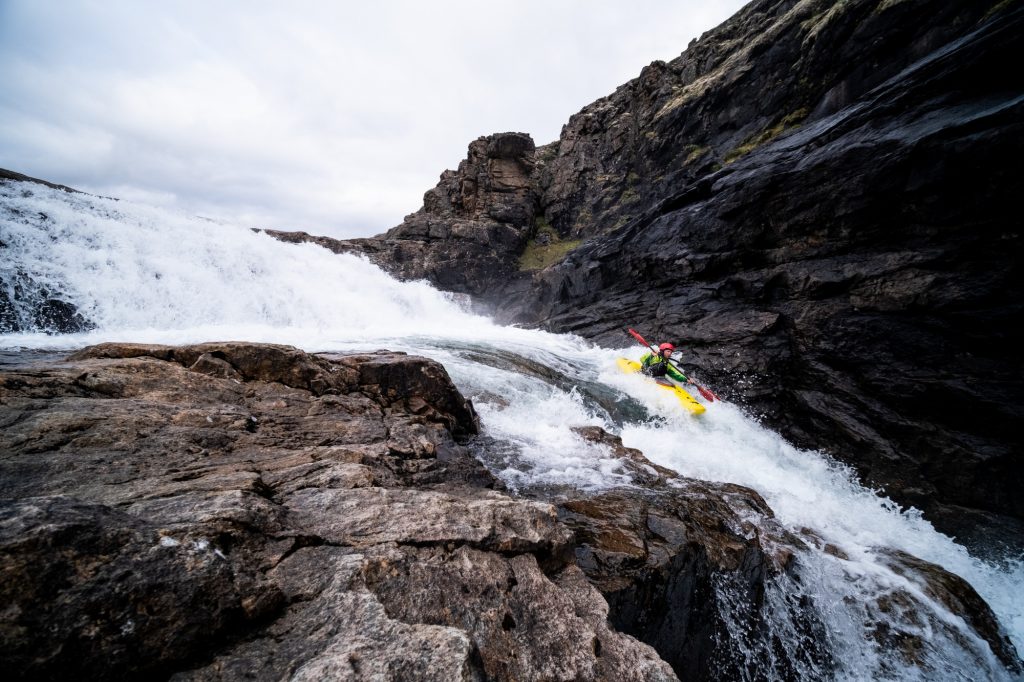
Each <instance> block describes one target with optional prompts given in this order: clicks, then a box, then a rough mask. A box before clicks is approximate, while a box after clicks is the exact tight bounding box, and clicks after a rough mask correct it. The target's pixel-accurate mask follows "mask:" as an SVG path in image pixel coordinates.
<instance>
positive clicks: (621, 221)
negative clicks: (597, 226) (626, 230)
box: [608, 215, 633, 232]
mask: <svg viewBox="0 0 1024 682" xmlns="http://www.w3.org/2000/svg"><path fill="white" fill-rule="evenodd" d="M632 219H633V216H630V215H624V216H619V219H618V220H616V221H615V224H614V225H612V226H611V228H609V230H608V231H609V232H614V231H615V230H617V229H619V228H620V227H625V226H626V224H627V223H628V222H629V221H630V220H632Z"/></svg>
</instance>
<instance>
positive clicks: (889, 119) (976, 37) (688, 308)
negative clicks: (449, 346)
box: [288, 0, 1024, 537]
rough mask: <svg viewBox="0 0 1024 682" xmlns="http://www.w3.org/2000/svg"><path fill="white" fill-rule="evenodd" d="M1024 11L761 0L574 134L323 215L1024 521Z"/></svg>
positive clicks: (559, 323)
mask: <svg viewBox="0 0 1024 682" xmlns="http://www.w3.org/2000/svg"><path fill="white" fill-rule="evenodd" d="M1022 35H1024V10H1022V9H1021V7H1020V6H1019V4H1018V3H1015V2H998V3H997V2H979V3H946V2H939V1H938V0H903V1H902V2H892V1H891V0H881V1H879V0H851V1H850V2H842V3H833V2H829V1H826V0H821V1H818V2H815V1H804V2H794V1H793V0H757V1H755V2H752V3H750V4H749V5H747V6H746V7H745V8H744V9H743V10H741V11H740V12H739V13H738V14H737V15H736V16H734V17H733V18H732V19H730V20H729V21H727V22H726V23H724V24H723V25H722V26H720V27H718V28H717V29H715V30H713V31H711V32H709V33H707V34H705V35H704V36H702V37H701V39H700V40H698V41H695V42H694V43H691V45H690V46H689V48H688V49H687V50H686V51H685V52H684V53H683V54H682V55H681V56H680V57H679V58H677V59H674V60H672V61H671V62H667V63H665V62H655V63H653V64H651V65H650V66H648V67H646V68H645V69H644V70H643V72H642V73H641V74H640V76H639V77H638V78H637V79H635V80H633V81H631V82H629V83H627V84H625V85H623V86H621V87H620V88H619V89H618V90H616V91H615V93H613V94H612V95H609V96H608V97H605V98H603V99H601V100H598V101H597V102H595V103H593V104H591V105H589V106H587V107H586V108H584V109H583V110H582V111H580V112H579V113H578V114H576V115H574V116H573V117H572V118H571V119H570V120H569V122H568V123H567V124H566V126H565V127H564V128H563V131H562V134H561V137H560V139H559V140H558V141H557V142H555V143H553V144H550V145H545V146H543V147H539V148H537V149H536V150H533V149H532V144H529V143H527V142H526V141H522V142H520V140H523V137H522V136H521V135H519V134H501V135H495V136H491V137H490V138H484V139H481V140H478V141H477V142H474V143H473V144H472V145H471V148H470V153H469V157H468V158H467V160H466V161H465V162H463V164H462V165H461V166H460V167H459V170H458V171H455V172H454V173H453V172H446V173H445V174H444V175H443V176H442V180H441V182H440V184H439V185H438V187H437V188H435V189H434V190H431V192H428V194H427V196H426V198H425V201H424V206H423V208H422V209H421V210H420V211H419V212H417V213H416V214H413V215H412V216H410V217H409V218H407V219H406V221H405V222H404V223H403V224H402V225H401V226H399V227H397V228H395V229H394V230H392V231H391V232H389V233H387V234H386V235H382V236H381V237H378V238H374V239H368V240H354V241H352V242H338V241H335V240H325V239H320V240H319V241H320V242H321V243H323V244H324V245H325V246H327V247H328V248H332V249H334V250H336V251H352V250H356V251H361V252H364V253H367V254H369V255H370V256H371V257H372V258H374V259H375V260H376V261H377V262H379V263H380V264H381V265H382V266H383V267H385V268H386V269H388V270H389V271H391V272H393V273H396V274H398V275H400V276H405V277H412V278H424V277H425V278H428V279H430V280H431V281H433V282H435V283H436V284H437V285H438V286H440V287H442V288H446V289H449V290H452V291H459V292H465V293H469V294H472V295H474V296H475V300H476V301H477V303H478V304H479V305H480V306H481V307H482V308H486V309H487V310H488V311H489V312H491V313H493V314H495V315H496V316H497V317H498V318H499V319H501V320H504V321H509V322H517V323H522V324H529V325H536V326H541V327H544V328H548V329H552V330H555V331H571V332H575V333H577V334H581V335H584V336H587V337H591V338H594V339H596V340H598V341H600V342H603V343H606V344H612V345H617V344H622V345H625V344H626V343H628V341H629V340H628V339H627V337H625V335H624V334H622V329H623V328H624V327H625V326H627V325H628V326H636V327H640V328H641V329H642V330H644V331H645V333H647V334H649V335H650V336H651V337H652V338H656V339H671V340H673V341H675V342H677V343H678V344H681V345H682V347H683V359H682V361H683V363H684V364H686V365H689V366H691V367H693V368H695V370H696V374H697V375H698V376H699V377H701V378H703V379H704V380H706V381H707V382H708V383H711V384H713V385H714V386H715V387H716V389H718V390H719V392H720V393H722V394H723V395H725V396H727V397H728V398H729V399H732V400H736V401H740V402H743V403H745V404H747V405H748V406H749V407H750V409H751V410H752V411H753V412H754V413H756V414H759V415H763V416H764V417H765V418H766V420H767V422H768V423H769V424H770V425H772V426H773V427H774V428H777V429H779V430H780V431H781V432H782V433H783V434H784V435H786V436H787V437H788V438H790V439H791V440H793V441H794V442H796V443H798V444H800V445H803V446H808V447H814V448H822V449H826V450H828V451H830V452H832V453H833V454H834V455H835V456H837V457H838V458H840V459H842V460H843V461H846V462H848V463H850V464H852V465H854V466H855V467H856V468H857V470H858V471H859V472H860V474H861V475H862V477H863V479H864V480H865V481H866V482H868V483H870V484H872V485H877V486H882V487H883V488H884V489H885V491H886V493H887V494H889V495H891V496H892V497H893V498H894V499H896V500H897V501H899V502H901V503H904V504H912V505H915V506H917V507H919V508H923V509H925V510H926V512H927V513H928V514H929V516H930V518H932V519H933V520H935V521H936V522H937V523H939V524H940V526H941V527H942V528H944V529H946V530H948V531H951V532H955V533H957V534H960V535H964V536H965V537H966V535H967V534H969V531H970V529H971V528H978V527H983V526H986V525H990V526H993V527H994V525H993V524H995V525H998V524H999V523H1002V524H1003V527H1004V528H1008V529H1009V532H1010V533H1011V534H1018V535H1019V534H1020V529H1021V527H1022V526H1021V524H1020V519H1022V518H1024V506H1022V502H1021V501H1022V499H1024V498H1022V497H1021V496H1020V495H1019V494H1018V491H1019V490H1020V489H1021V487H1022V485H1024V457H1022V454H1021V446H1022V442H1024V439H1022V436H1021V435H1020V430H1019V428H1018V427H1019V424H1020V422H1021V418H1022V416H1024V414H1022V412H1021V409H1022V405H1024V379H1022V371H1021V370H1022V367H1021V360H1020V355H1019V349H1020V348H1021V347H1022V341H1024V339H1022V338H1021V332H1020V328H1021V325H1020V324H1019V320H1020V313H1021V300H1022V292H1024V287H1022V286H1021V285H1022V274H1021V268H1020V262H1021V256H1022V251H1024V249H1022V245H1021V237H1020V230H1019V222H1020V221H1019V220H1018V219H1017V218H1016V217H1015V216H1016V214H1017V212H1018V209H1017V206H1016V199H1017V197H1018V196H1019V195H1020V194H1021V191H1022V190H1024V174H1022V173H1021V172H1020V170H1019V169H1020V159H1021V158H1022V156H1024V124H1022V123H1021V121H1024V96H1022V93H1024V77H1022V75H1021V73H1020V71H1019V70H1018V69H1013V68H1007V66H1008V65H1010V64H1017V63H1020V62H1021V60H1022V57H1024V41H1022V40H1021V36H1022ZM506 141H508V143H507V144H508V146H509V147H514V148H515V153H514V154H513V157H514V158H509V156H508V154H511V153H512V152H507V153H506V155H505V156H500V155H499V156H497V157H494V158H495V159H499V160H501V163H500V164H496V163H495V164H494V165H493V170H490V169H491V168H492V166H489V165H488V164H491V163H492V161H487V162H486V163H485V162H483V161H482V159H491V158H492V157H490V156H488V155H489V154H492V153H493V152H492V151H491V149H492V148H504V146H505V144H506ZM513 142H514V144H513ZM481 173H482V174H483V175H481ZM509 175H511V176H514V177H515V181H514V182H513V183H511V184H512V185H514V191H511V192H510V191H504V193H496V192H495V191H494V189H493V187H495V186H498V187H501V186H503V185H502V183H503V181H504V180H503V179H504V178H505V177H508V176H509ZM527 180H528V181H529V183H530V184H529V185H528V186H527V185H524V184H523V183H525V182H527ZM488 187H490V188H491V189H485V188H488ZM496 197H500V198H501V201H497V199H496ZM495 206H497V207H498V208H496V209H494V210H492V207H495ZM530 220H532V221H533V223H532V225H531V224H530ZM288 238H290V239H306V238H310V237H308V236H304V235H290V236H289V237H288ZM310 239H312V238H310ZM560 248H561V249H562V251H559V249H560ZM570 248H571V249H572V250H570V251H569V252H568V255H564V251H566V250H568V249H570ZM524 249H526V250H530V249H535V250H538V251H542V252H543V251H548V252H550V253H552V254H554V256H555V260H557V261H558V262H556V263H555V264H553V265H548V263H547V262H545V261H544V259H543V258H541V259H540V260H539V261H538V262H539V263H540V265H539V266H535V267H539V268H541V269H533V270H531V269H530V268H531V265H530V263H533V262H534V261H530V262H529V263H528V262H527V261H526V260H525V259H524V258H523V251H524ZM563 256H564V257H563ZM549 260H550V259H549ZM545 266H547V267H545ZM992 514H996V515H1004V517H1003V519H1002V521H999V520H998V519H997V518H996V517H995V516H992ZM978 521H981V522H982V523H981V524H980V525H979V524H978V523H977V522H978Z"/></svg>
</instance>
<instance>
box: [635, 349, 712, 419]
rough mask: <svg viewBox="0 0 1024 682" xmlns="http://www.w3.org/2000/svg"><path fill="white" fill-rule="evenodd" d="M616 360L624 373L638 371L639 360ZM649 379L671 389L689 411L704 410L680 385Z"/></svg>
mask: <svg viewBox="0 0 1024 682" xmlns="http://www.w3.org/2000/svg"><path fill="white" fill-rule="evenodd" d="M616 362H617V363H618V365H619V369H621V370H622V371H623V372H625V373H626V374H634V373H636V372H639V371H640V368H641V365H640V363H639V362H634V361H633V360H627V359H626V358H619V359H618V360H617V361H616ZM651 380H652V381H654V382H655V383H657V384H658V386H661V387H662V388H663V389H665V390H666V391H671V392H672V393H674V394H675V396H676V398H678V399H679V404H680V405H682V406H683V407H685V408H686V409H687V410H689V411H690V412H691V413H693V414H703V413H704V411H705V410H706V409H707V408H705V407H704V406H703V405H701V404H700V403H699V402H697V399H696V398H694V397H693V396H692V395H690V393H689V391H687V390H686V389H685V388H683V387H682V386H679V385H677V384H674V383H672V381H670V380H669V379H654V378H651Z"/></svg>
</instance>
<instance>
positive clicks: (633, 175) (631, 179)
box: [626, 172, 640, 185]
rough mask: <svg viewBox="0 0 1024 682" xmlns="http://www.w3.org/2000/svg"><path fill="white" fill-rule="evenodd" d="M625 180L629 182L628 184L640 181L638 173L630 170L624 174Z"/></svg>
mask: <svg viewBox="0 0 1024 682" xmlns="http://www.w3.org/2000/svg"><path fill="white" fill-rule="evenodd" d="M626 182H627V183H629V184H630V185H635V184H636V183H638V182H640V174H639V173H633V172H631V173H630V174H629V175H627V176H626Z"/></svg>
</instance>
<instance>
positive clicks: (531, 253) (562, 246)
mask: <svg viewBox="0 0 1024 682" xmlns="http://www.w3.org/2000/svg"><path fill="white" fill-rule="evenodd" d="M541 235H547V238H548V243H547V244H546V245H542V244H539V243H538V242H537V237H540V236H541ZM582 241H583V240H582V239H562V238H561V237H559V236H558V232H556V231H555V228H553V227H551V224H550V223H548V221H547V220H545V219H544V218H543V217H538V218H537V221H536V223H535V230H534V236H533V239H531V240H530V241H529V242H527V244H526V248H525V249H524V250H523V253H522V255H520V256H519V269H520V270H543V269H544V268H546V267H548V266H549V265H553V264H554V263H557V262H558V261H560V260H562V259H563V258H564V257H565V254H567V253H569V252H570V251H572V250H573V249H575V248H576V247H577V246H579V245H580V244H581V243H582Z"/></svg>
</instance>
